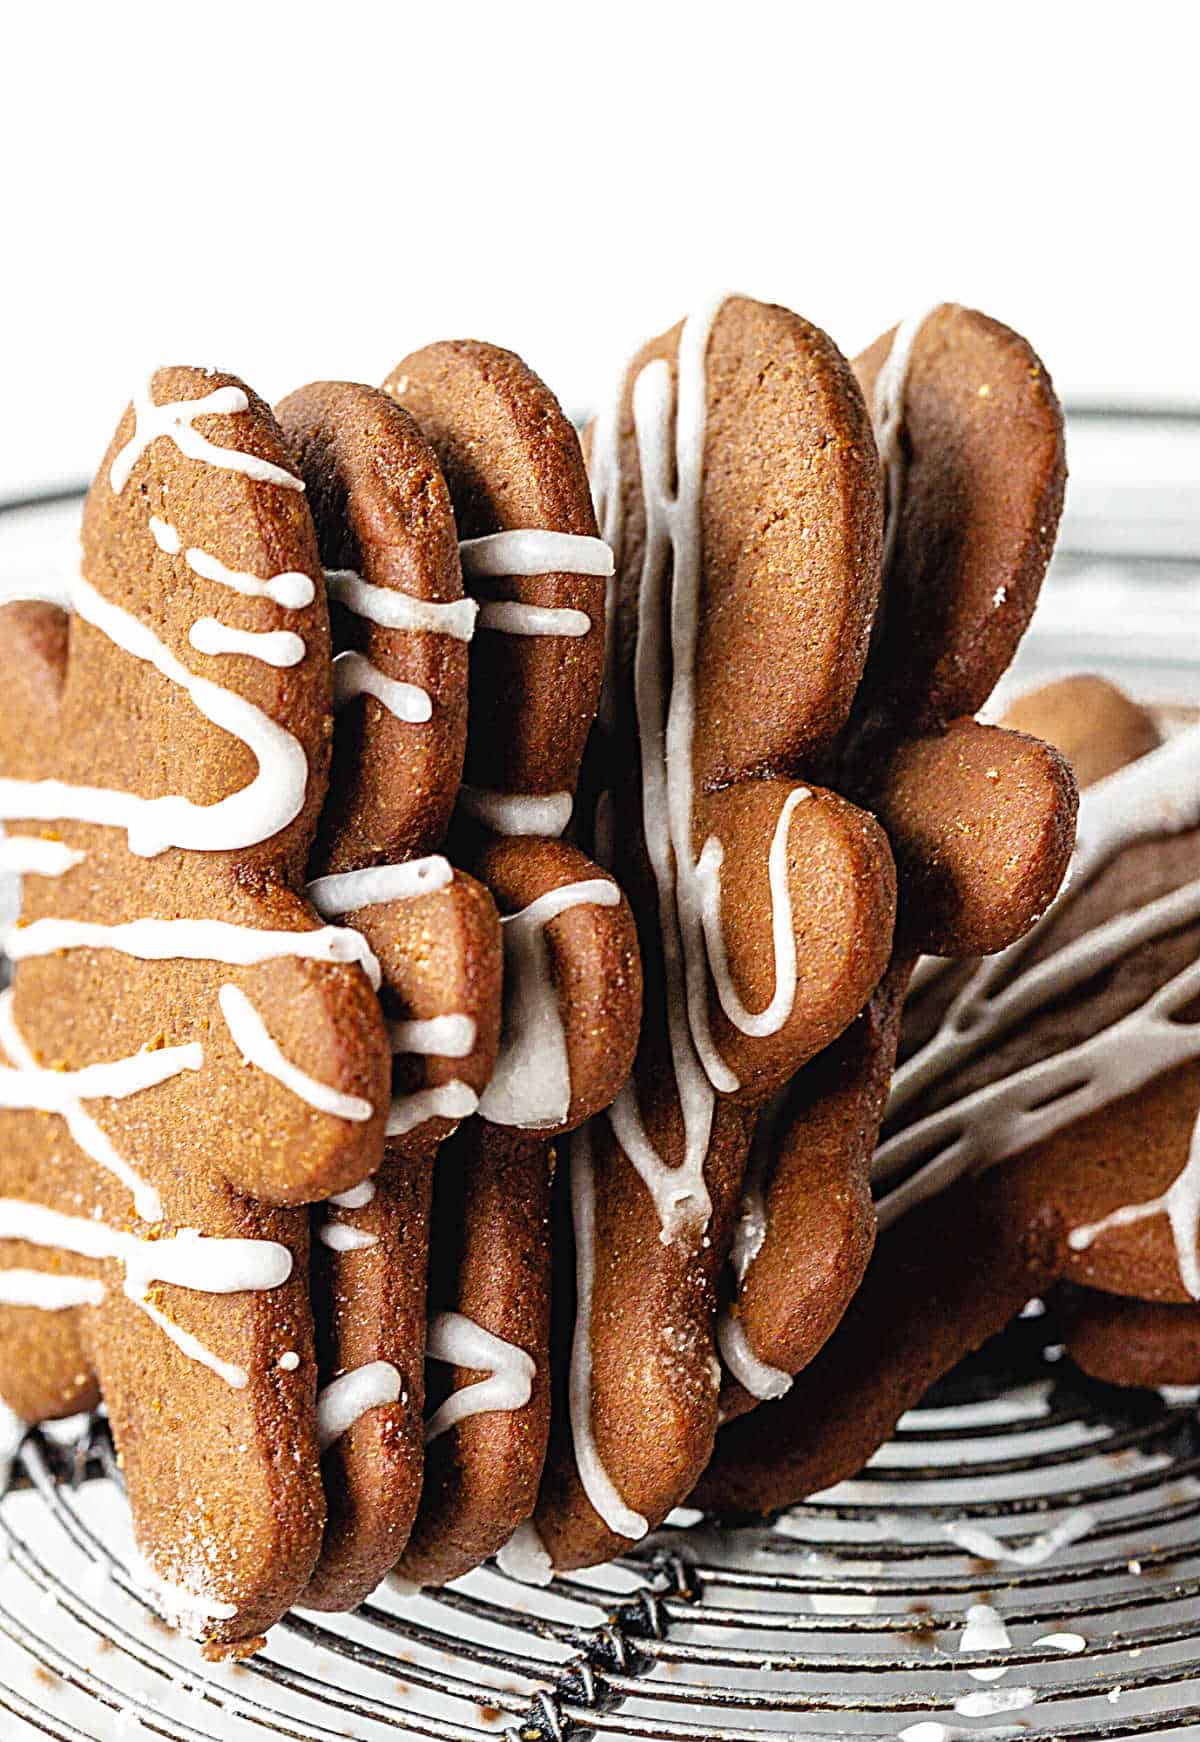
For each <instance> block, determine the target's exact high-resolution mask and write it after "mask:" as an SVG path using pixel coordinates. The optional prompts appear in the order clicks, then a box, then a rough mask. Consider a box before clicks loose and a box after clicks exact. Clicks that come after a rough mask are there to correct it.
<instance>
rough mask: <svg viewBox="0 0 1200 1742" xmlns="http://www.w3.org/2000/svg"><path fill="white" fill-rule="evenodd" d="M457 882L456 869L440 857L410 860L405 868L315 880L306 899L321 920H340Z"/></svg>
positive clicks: (380, 867)
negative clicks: (386, 903) (389, 902)
mask: <svg viewBox="0 0 1200 1742" xmlns="http://www.w3.org/2000/svg"><path fill="white" fill-rule="evenodd" d="M453 881H454V868H453V866H452V865H451V863H450V861H449V859H443V858H442V856H441V854H440V853H431V854H429V856H428V857H427V858H424V859H409V860H408V861H407V862H406V863H405V864H403V865H368V866H367V867H366V868H365V869H364V870H362V871H336V872H334V873H333V874H332V875H331V876H329V877H316V878H314V879H313V881H312V882H311V883H310V884H309V886H308V890H307V895H308V899H309V900H310V901H311V902H312V904H313V906H314V907H315V908H316V910H317V912H318V913H319V914H320V915H321V918H322V919H338V918H339V917H340V916H341V915H342V914H343V913H354V912H355V911H356V910H357V909H358V908H360V907H370V906H372V905H373V904H374V903H375V902H377V901H412V900H413V899H414V897H416V896H418V895H431V894H432V893H433V892H434V890H437V889H445V887H446V885H447V884H448V883H452V882H453Z"/></svg>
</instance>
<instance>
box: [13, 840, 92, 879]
mask: <svg viewBox="0 0 1200 1742" xmlns="http://www.w3.org/2000/svg"><path fill="white" fill-rule="evenodd" d="M85 857H86V854H84V853H81V852H79V850H78V849H77V848H75V847H68V846H67V844H66V842H65V841H47V840H45V839H44V838H43V837H42V836H41V835H0V871H7V872H10V873H11V874H12V875H13V876H16V877H62V876H63V875H64V874H65V873H66V872H68V871H70V870H71V868H72V867H73V866H75V865H78V864H79V863H80V862H81V860H83V859H84V858H85Z"/></svg>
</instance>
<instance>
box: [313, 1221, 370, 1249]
mask: <svg viewBox="0 0 1200 1742" xmlns="http://www.w3.org/2000/svg"><path fill="white" fill-rule="evenodd" d="M317 1235H318V1237H319V1239H320V1241H321V1244H322V1245H323V1246H328V1248H329V1250H330V1251H331V1252H366V1251H367V1250H368V1249H369V1248H370V1247H372V1246H378V1244H379V1235H378V1234H370V1233H368V1232H367V1230H366V1229H365V1228H351V1227H350V1226H349V1224H348V1223H346V1222H322V1224H321V1226H320V1227H319V1228H318V1229H317Z"/></svg>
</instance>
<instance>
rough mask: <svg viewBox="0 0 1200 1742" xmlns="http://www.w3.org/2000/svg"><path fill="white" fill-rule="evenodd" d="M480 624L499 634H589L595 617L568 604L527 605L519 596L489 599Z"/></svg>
mask: <svg viewBox="0 0 1200 1742" xmlns="http://www.w3.org/2000/svg"><path fill="white" fill-rule="evenodd" d="M479 627H480V628H481V629H490V630H492V631H493V632H494V633H496V634H498V635H567V636H580V635H586V634H587V633H588V632H589V630H590V629H591V627H592V620H591V618H590V617H589V616H588V614H587V612H586V611H575V610H572V609H571V607H570V606H567V605H525V604H522V603H521V601H520V600H518V599H488V600H486V601H485V602H484V603H483V604H481V605H480V607H479Z"/></svg>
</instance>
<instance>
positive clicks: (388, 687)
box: [333, 650, 433, 726]
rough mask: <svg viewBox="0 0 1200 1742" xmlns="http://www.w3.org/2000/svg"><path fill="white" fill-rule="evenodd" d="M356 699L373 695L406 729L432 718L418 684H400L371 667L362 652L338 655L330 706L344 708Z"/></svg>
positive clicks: (425, 694)
mask: <svg viewBox="0 0 1200 1742" xmlns="http://www.w3.org/2000/svg"><path fill="white" fill-rule="evenodd" d="M356 696H374V698H375V700H376V701H377V702H381V703H382V704H383V706H384V707H385V708H386V709H387V711H388V713H389V714H394V715H395V716H396V718H397V719H398V720H401V721H403V722H404V724H405V725H408V726H423V725H424V724H425V722H426V721H427V720H429V719H432V717H433V702H432V700H431V699H430V696H429V692H428V690H423V689H422V688H421V686H420V685H419V684H415V683H401V682H400V681H399V679H397V678H394V677H387V676H386V675H385V674H384V673H383V672H382V671H380V669H379V667H378V666H376V665H372V664H371V661H370V660H369V659H368V658H367V656H366V654H365V653H356V652H354V651H353V650H351V651H349V652H346V653H339V654H338V655H337V658H336V659H335V660H334V662H333V705H334V707H335V708H344V707H346V706H347V704H348V703H350V702H352V701H353V700H354V699H355V697H356Z"/></svg>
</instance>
